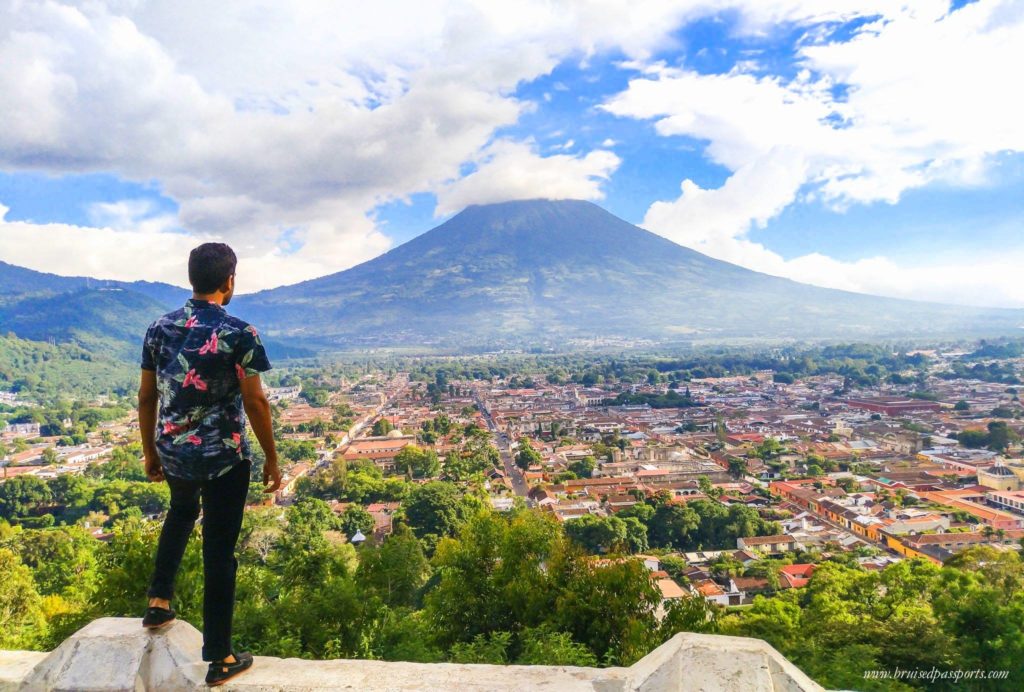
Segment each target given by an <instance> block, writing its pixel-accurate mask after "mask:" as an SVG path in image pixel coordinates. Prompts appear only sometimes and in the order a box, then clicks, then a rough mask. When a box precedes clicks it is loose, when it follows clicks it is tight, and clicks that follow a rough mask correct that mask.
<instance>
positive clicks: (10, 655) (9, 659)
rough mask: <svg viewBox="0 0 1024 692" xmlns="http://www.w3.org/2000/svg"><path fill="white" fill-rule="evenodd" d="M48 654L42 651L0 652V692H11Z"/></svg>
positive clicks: (19, 685)
mask: <svg viewBox="0 0 1024 692" xmlns="http://www.w3.org/2000/svg"><path fill="white" fill-rule="evenodd" d="M47 655H48V654H46V653H44V652H42V651H0V692H12V691H13V690H16V689H18V688H19V687H21V683H22V681H23V680H24V679H25V677H26V676H27V675H28V674H29V673H30V672H32V669H33V668H35V667H36V666H37V665H39V662H40V661H42V660H43V659H44V658H46V657H47Z"/></svg>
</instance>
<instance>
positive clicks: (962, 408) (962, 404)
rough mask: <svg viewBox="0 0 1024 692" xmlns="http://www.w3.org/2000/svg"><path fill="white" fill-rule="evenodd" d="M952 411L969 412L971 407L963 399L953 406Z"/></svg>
mask: <svg viewBox="0 0 1024 692" xmlns="http://www.w3.org/2000/svg"><path fill="white" fill-rule="evenodd" d="M953 410H954V411H970V410H971V405H970V404H968V403H967V402H966V401H964V400H963V399H961V400H960V401H958V402H956V403H955V404H953Z"/></svg>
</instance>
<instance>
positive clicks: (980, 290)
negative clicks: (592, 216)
mask: <svg viewBox="0 0 1024 692" xmlns="http://www.w3.org/2000/svg"><path fill="white" fill-rule="evenodd" d="M792 5H793V7H791V8H789V9H788V10H787V9H786V8H781V9H778V11H779V12H782V14H785V13H786V12H787V11H792V12H796V14H797V15H798V14H799V11H798V10H799V8H798V7H796V6H797V5H800V3H792ZM1014 7H1016V10H1014ZM879 9H881V10H882V12H880V14H882V18H880V19H878V20H876V21H874V22H872V23H870V24H868V25H866V26H864V27H862V28H861V30H860V31H859V32H857V33H856V34H855V35H854V36H853V37H852V38H851V39H849V40H846V41H824V42H823V41H821V40H820V37H819V38H817V39H816V38H813V37H810V36H809V37H808V39H807V43H806V45H804V47H803V48H801V50H800V56H801V63H802V66H803V68H804V69H803V71H801V72H800V73H799V74H798V75H797V76H796V77H795V78H794V79H792V80H789V81H786V80H783V79H782V78H779V77H775V76H755V75H753V74H747V73H744V72H742V71H734V72H732V73H729V74H722V75H706V74H698V73H696V72H693V71H689V70H686V69H680V68H671V67H666V66H665V65H661V64H648V63H643V62H639V63H636V64H634V68H636V69H639V70H640V71H641V76H639V77H637V78H635V79H633V80H632V81H631V82H630V84H629V87H628V88H627V89H626V90H625V91H623V92H621V93H620V94H618V95H616V96H614V97H613V98H611V99H609V100H608V101H607V103H605V105H604V108H606V109H607V110H608V111H609V112H611V113H614V114H616V115H620V116H623V117H632V118H640V119H649V120H653V121H654V127H655V129H656V131H657V132H658V134H660V135H662V136H666V137H669V136H675V135H683V136H688V137H693V138H696V139H700V140H705V141H706V142H707V146H706V149H705V153H706V156H707V157H708V158H709V159H710V160H712V161H714V162H715V163H718V164H721V165H722V166H724V167H726V168H727V169H728V170H729V171H731V175H730V177H729V178H728V179H727V181H726V182H725V183H724V185H723V186H722V187H720V188H718V189H713V190H704V189H701V188H700V187H699V186H697V185H696V184H695V183H694V182H692V181H691V180H684V181H683V183H682V186H681V194H680V196H679V197H678V198H676V199H674V200H668V201H659V202H655V203H654V204H652V205H651V207H650V208H649V209H648V211H647V214H646V216H645V218H644V221H643V225H644V226H645V227H647V228H649V229H650V230H652V231H655V232H658V233H661V234H663V235H665V236H667V237H669V238H672V239H673V240H676V241H678V242H680V243H683V244H686V245H689V246H691V247H694V248H696V249H699V250H701V251H703V252H706V253H708V254H710V255H713V256H715V257H718V258H721V259H725V260H729V261H733V262H737V263H740V264H743V265H745V266H748V267H751V268H753V269H757V270H760V271H765V272H768V273H772V274H778V275H782V276H787V277H790V278H794V279H798V280H801V281H807V282H810V283H818V284H822V285H828V286H833V287H837V288H847V289H851V290H858V291H865V292H874V293H887V294H893V295H902V296H906V297H916V298H928V299H934V300H947V301H954V302H967V303H974V304H996V303H998V304H1003V305H1020V304H1022V303H1024V296H1022V294H1021V291H1020V289H1018V288H1017V287H1016V286H1015V285H1014V282H1013V281H1012V279H1011V278H1010V277H1011V276H1012V272H1008V271H1006V270H1007V269H1008V267H1009V266H1010V265H1009V264H1008V263H1007V262H1005V261H1004V260H991V259H985V258H982V257H978V258H976V259H977V261H976V262H962V263H960V264H959V265H958V266H957V268H956V271H955V272H950V271H949V270H951V269H952V266H951V265H950V266H938V265H936V266H933V267H925V266H920V267H910V266H899V265H897V264H896V263H894V262H892V261H890V260H887V259H885V258H881V257H879V258H866V259H864V260H861V261H860V262H853V263H844V262H839V261H837V260H834V259H831V258H828V257H825V256H823V255H819V254H814V255H808V256H806V257H800V258H796V259H793V260H790V261H785V260H784V259H783V258H782V257H781V256H780V255H778V254H777V253H774V252H772V251H770V250H768V249H767V248H765V247H764V246H762V245H760V244H759V243H757V242H756V241H755V240H753V239H752V232H754V231H756V229H757V228H759V227H763V226H764V225H765V224H766V223H767V222H769V221H770V220H771V219H772V218H774V217H775V216H777V215H778V214H779V213H780V212H781V211H782V210H783V209H785V208H787V207H788V206H789V205H791V204H793V203H794V202H797V201H800V200H815V199H817V200H821V201H823V202H825V203H826V204H828V205H830V206H831V207H833V208H834V209H836V210H837V211H842V210H843V209H845V208H846V207H848V206H849V205H851V204H860V203H871V202H887V203H895V202H897V201H899V199H900V197H901V195H902V194H903V193H904V192H905V191H907V190H908V189H912V188H917V187H921V186H924V185H928V184H930V183H935V182H943V183H948V184H953V185H960V186H963V185H978V184H983V183H984V181H985V176H986V171H987V166H986V164H987V161H988V160H989V159H990V157H993V156H995V155H997V154H1002V153H1005V152H1024V130H1022V129H1021V128H1020V125H1019V124H1020V122H1022V120H1024V98H1022V96H1021V94H1020V92H1019V90H1017V89H1013V88H1011V87H1010V86H1009V84H1008V83H1007V82H1006V66H1008V65H1017V64H1024V12H1021V11H1020V5H1019V4H1015V3H1013V2H1012V1H1011V0H1002V1H1001V0H980V1H979V2H976V3H972V4H970V5H968V6H966V7H963V8H961V9H959V10H957V11H955V12H949V11H948V3H945V2H930V1H928V2H921V3H914V4H912V5H908V6H906V7H903V6H901V5H899V4H895V3H893V4H889V5H888V6H887V7H884V8H879ZM837 94H841V95H837Z"/></svg>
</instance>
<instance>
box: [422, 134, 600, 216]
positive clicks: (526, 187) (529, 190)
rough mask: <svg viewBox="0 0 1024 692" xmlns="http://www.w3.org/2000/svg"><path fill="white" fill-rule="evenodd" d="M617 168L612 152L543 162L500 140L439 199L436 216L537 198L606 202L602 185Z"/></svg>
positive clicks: (515, 144) (560, 156)
mask: <svg viewBox="0 0 1024 692" xmlns="http://www.w3.org/2000/svg"><path fill="white" fill-rule="evenodd" d="M618 166H619V157H618V156H616V155H615V154H613V153H611V152H610V151H603V150H597V151H592V152H590V153H588V154H586V155H571V154H555V155H553V156H540V155H539V154H538V153H537V151H536V148H535V147H532V146H530V145H529V144H526V143H523V142H513V141H510V140H498V141H497V142H495V143H494V144H492V145H491V146H489V147H488V148H487V149H486V150H485V151H484V152H483V156H482V157H481V160H480V162H479V164H478V167H477V170H475V171H474V172H472V173H470V174H468V175H466V176H464V177H462V178H460V179H458V180H456V181H454V182H453V183H452V184H451V185H448V186H447V187H445V188H444V189H442V190H441V191H440V192H439V193H438V203H437V213H438V215H444V214H450V213H453V212H456V211H458V210H459V209H462V208H464V207H467V206H469V205H470V204H489V203H491V202H501V201H506V200H513V199H532V198H536V197H545V198H547V199H589V200H596V199H601V198H602V197H603V194H602V192H601V183H602V182H603V181H605V180H607V179H608V178H609V176H611V174H612V173H613V172H614V171H615V169H616V168H618Z"/></svg>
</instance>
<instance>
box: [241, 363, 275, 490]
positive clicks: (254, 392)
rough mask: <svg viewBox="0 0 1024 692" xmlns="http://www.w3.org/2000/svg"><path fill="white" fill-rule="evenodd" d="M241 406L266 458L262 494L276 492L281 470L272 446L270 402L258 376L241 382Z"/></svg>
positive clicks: (251, 376) (272, 431)
mask: <svg viewBox="0 0 1024 692" xmlns="http://www.w3.org/2000/svg"><path fill="white" fill-rule="evenodd" d="M242 405H243V406H244V407H245V415H246V416H247V417H248V418H249V425H251V426H252V431H253V432H254V433H255V434H256V439H257V440H259V443H260V447H262V448H263V454H264V455H265V456H266V457H267V460H266V462H265V463H264V464H263V484H264V485H265V486H267V487H266V488H265V489H264V490H263V492H265V493H273V492H277V490H278V488H280V487H281V470H280V469H279V468H278V466H277V447H276V446H275V445H274V425H273V422H272V420H271V418H270V402H269V401H267V397H266V395H265V394H264V393H263V382H262V381H261V380H260V376H259V375H250V376H249V377H246V378H245V379H244V380H242Z"/></svg>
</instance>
